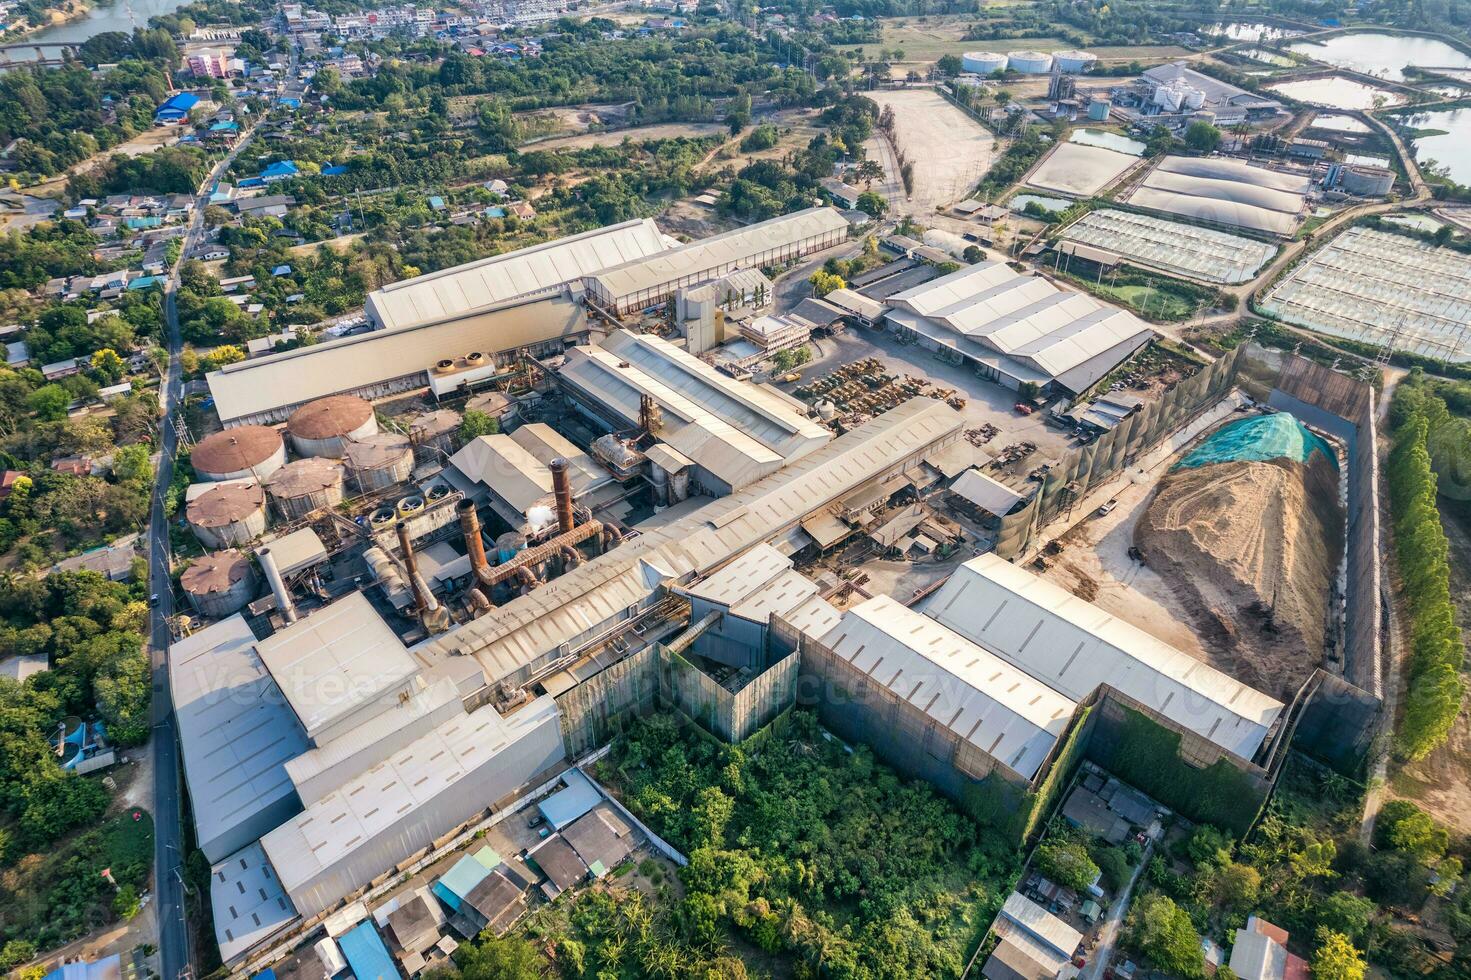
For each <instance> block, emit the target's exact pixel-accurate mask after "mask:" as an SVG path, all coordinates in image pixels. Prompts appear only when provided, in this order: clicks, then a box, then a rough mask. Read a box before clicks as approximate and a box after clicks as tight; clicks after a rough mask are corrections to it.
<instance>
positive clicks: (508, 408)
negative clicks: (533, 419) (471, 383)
mask: <svg viewBox="0 0 1471 980" xmlns="http://www.w3.org/2000/svg"><path fill="white" fill-rule="evenodd" d="M465 411H467V412H482V413H484V414H486V415H489V416H490V417H491V418H493V419H495V420H496V421H498V422H499V423H500V424H501V431H502V432H504V431H505V430H506V429H507V428H509V427H510V425H511V423H513V422H515V421H516V417H517V415H518V414H519V408H518V406H517V405H516V400H515V399H514V398H512V397H511V396H510V395H507V394H505V393H504V392H500V391H482V392H481V393H480V394H478V395H476V396H475V397H473V398H471V399H470V400H469V401H467V402H466V403H465Z"/></svg>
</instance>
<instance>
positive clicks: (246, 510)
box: [185, 480, 266, 550]
mask: <svg viewBox="0 0 1471 980" xmlns="http://www.w3.org/2000/svg"><path fill="white" fill-rule="evenodd" d="M185 516H186V517H187V518H188V521H189V527H190V529H191V530H192V531H193V532H194V536H195V537H196V538H198V539H199V543H200V544H202V545H204V546H205V547H206V548H209V549H211V550H214V549H218V548H230V547H236V546H239V545H243V544H246V543H247V542H250V541H254V540H255V539H256V538H258V537H260V536H261V534H263V533H264V532H265V530H266V492H265V490H264V489H262V488H261V485H260V484H259V483H257V482H255V481H254V480H250V481H240V482H236V483H222V484H220V485H219V486H217V487H212V488H210V489H209V490H206V491H205V492H204V493H202V494H200V495H199V496H197V497H195V498H194V499H193V500H191V501H189V506H188V508H186V510H185Z"/></svg>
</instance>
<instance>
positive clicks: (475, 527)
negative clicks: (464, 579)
mask: <svg viewBox="0 0 1471 980" xmlns="http://www.w3.org/2000/svg"><path fill="white" fill-rule="evenodd" d="M456 509H457V510H458V511H459V512H460V530H461V531H462V532H463V533H464V535H465V551H466V552H467V553H468V554H469V555H470V567H471V568H473V569H474V570H475V578H476V580H477V581H481V582H483V581H485V579H486V576H488V575H489V574H490V562H488V561H486V560H485V541H484V540H483V539H482V538H481V537H480V518H479V516H478V515H477V514H476V513H475V501H473V500H461V501H460V503H459V505H458V507H457V508H456Z"/></svg>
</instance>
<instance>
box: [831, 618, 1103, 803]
mask: <svg viewBox="0 0 1471 980" xmlns="http://www.w3.org/2000/svg"><path fill="white" fill-rule="evenodd" d="M821 642H822V643H823V644H824V645H825V646H827V647H829V648H830V649H831V650H832V651H833V652H834V653H836V654H837V655H838V656H839V657H841V658H843V659H844V660H846V661H848V662H849V663H850V664H852V665H853V667H854V668H855V669H856V670H859V671H861V672H862V673H864V674H867V675H868V676H869V677H871V678H872V679H873V680H874V682H875V683H877V684H881V685H883V686H884V687H886V688H888V689H889V690H890V691H891V692H893V693H894V694H895V695H897V696H898V697H900V698H903V699H904V700H906V701H908V702H909V703H910V704H912V705H914V706H915V707H916V708H918V709H919V710H921V711H923V712H924V713H925V714H927V715H929V717H930V718H932V719H933V720H934V721H936V722H938V723H939V724H940V725H941V726H943V727H945V728H947V729H949V730H950V731H952V732H954V733H955V734H956V735H957V736H959V737H960V739H961V740H962V741H965V742H968V743H970V744H971V745H973V746H975V747H976V748H978V749H980V750H981V751H982V752H985V753H986V754H987V755H989V756H991V757H992V758H994V759H995V760H996V761H997V762H998V763H1000V764H1001V765H1002V766H1004V767H1006V768H1007V769H1010V770H1011V771H1012V772H1014V773H1016V774H1017V775H1019V776H1020V777H1021V778H1022V779H1025V780H1030V779H1031V778H1032V777H1033V776H1034V775H1036V772H1037V770H1038V769H1039V768H1041V766H1042V763H1043V762H1044V761H1045V760H1046V759H1047V755H1048V753H1049V752H1051V751H1052V747H1053V746H1054V745H1055V744H1056V743H1057V740H1058V738H1060V737H1061V736H1062V733H1063V732H1064V731H1065V730H1066V729H1067V725H1068V721H1069V720H1070V719H1071V718H1072V716H1073V712H1074V711H1075V710H1076V709H1077V704H1076V702H1074V701H1073V700H1071V699H1069V698H1066V697H1064V696H1063V695H1061V694H1059V693H1057V692H1056V691H1054V690H1053V689H1051V688H1050V687H1048V686H1047V685H1045V684H1043V683H1041V682H1040V681H1037V680H1035V679H1033V678H1032V677H1029V676H1028V675H1027V674H1026V673H1025V672H1024V671H1022V670H1020V669H1018V668H1017V667H1015V666H1013V665H1011V664H1009V663H1007V662H1006V661H1004V660H1002V659H1001V658H1000V657H997V656H995V655H994V654H992V653H990V652H988V651H986V650H984V649H982V648H981V647H979V646H977V645H976V644H974V643H972V642H970V641H969V640H967V639H966V638H965V637H963V636H960V635H959V634H957V633H955V632H953V631H951V630H949V629H947V628H945V627H944V626H941V625H940V624H939V623H937V622H935V621H934V620H932V619H928V618H927V617H925V616H923V615H921V614H920V613H917V612H915V611H914V610H912V609H909V608H907V607H905V606H904V605H903V604H901V603H899V602H897V601H895V600H894V599H892V598H890V597H889V596H876V597H874V598H873V599H870V600H868V601H867V602H865V603H863V604H862V605H860V606H855V607H854V608H852V609H849V610H848V611H847V612H845V613H844V614H843V618H842V620H841V621H840V622H839V623H838V625H837V627H835V628H834V629H833V630H832V632H830V633H828V634H827V635H826V636H823V637H822V639H821Z"/></svg>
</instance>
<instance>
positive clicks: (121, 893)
mask: <svg viewBox="0 0 1471 980" xmlns="http://www.w3.org/2000/svg"><path fill="white" fill-rule="evenodd" d="M141 908H142V905H141V904H140V903H139V901H138V889H136V888H134V887H133V886H132V885H123V886H122V887H121V888H119V889H118V890H117V894H115V895H113V896H112V914H113V915H115V916H117V917H118V918H119V919H122V920H123V921H124V922H127V921H128V920H130V919H131V918H133V916H135V915H137V914H138V910H139V909H141Z"/></svg>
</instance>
